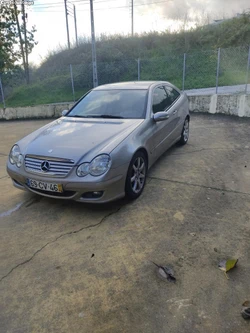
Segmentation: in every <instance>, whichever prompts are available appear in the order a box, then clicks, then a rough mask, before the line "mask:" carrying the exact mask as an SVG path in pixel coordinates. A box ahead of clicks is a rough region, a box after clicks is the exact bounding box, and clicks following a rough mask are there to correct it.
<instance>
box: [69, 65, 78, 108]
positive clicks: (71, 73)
mask: <svg viewBox="0 0 250 333" xmlns="http://www.w3.org/2000/svg"><path fill="white" fill-rule="evenodd" d="M69 69H70V77H71V86H72V94H73V98H74V102H75V101H76V99H75V86H74V77H73V71H72V65H71V64H70V65H69Z"/></svg>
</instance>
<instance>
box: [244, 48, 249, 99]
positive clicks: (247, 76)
mask: <svg viewBox="0 0 250 333" xmlns="http://www.w3.org/2000/svg"><path fill="white" fill-rule="evenodd" d="M249 67H250V46H249V52H248V60H247V75H246V90H245V93H246V94H247V88H248V77H249Z"/></svg>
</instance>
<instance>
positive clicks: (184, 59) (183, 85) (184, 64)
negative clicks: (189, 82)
mask: <svg viewBox="0 0 250 333" xmlns="http://www.w3.org/2000/svg"><path fill="white" fill-rule="evenodd" d="M186 58H187V55H186V53H184V57H183V74H182V91H184V90H185V78H186Z"/></svg>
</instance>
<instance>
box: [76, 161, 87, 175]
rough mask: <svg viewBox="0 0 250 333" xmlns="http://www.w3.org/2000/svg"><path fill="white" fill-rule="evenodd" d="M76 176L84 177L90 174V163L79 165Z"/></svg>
mask: <svg viewBox="0 0 250 333" xmlns="http://www.w3.org/2000/svg"><path fill="white" fill-rule="evenodd" d="M76 174H77V176H78V177H84V176H87V175H88V174H89V163H83V164H81V165H79V167H78V168H77V170H76Z"/></svg>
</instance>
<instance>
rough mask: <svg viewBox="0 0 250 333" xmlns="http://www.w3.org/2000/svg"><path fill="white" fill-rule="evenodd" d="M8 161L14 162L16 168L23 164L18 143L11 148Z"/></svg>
mask: <svg viewBox="0 0 250 333" xmlns="http://www.w3.org/2000/svg"><path fill="white" fill-rule="evenodd" d="M9 159H10V163H11V164H15V165H16V166H17V167H18V168H20V166H21V165H22V164H23V160H24V158H23V155H22V154H21V151H20V148H19V147H18V145H14V146H13V147H12V148H11V151H10V155H9Z"/></svg>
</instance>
